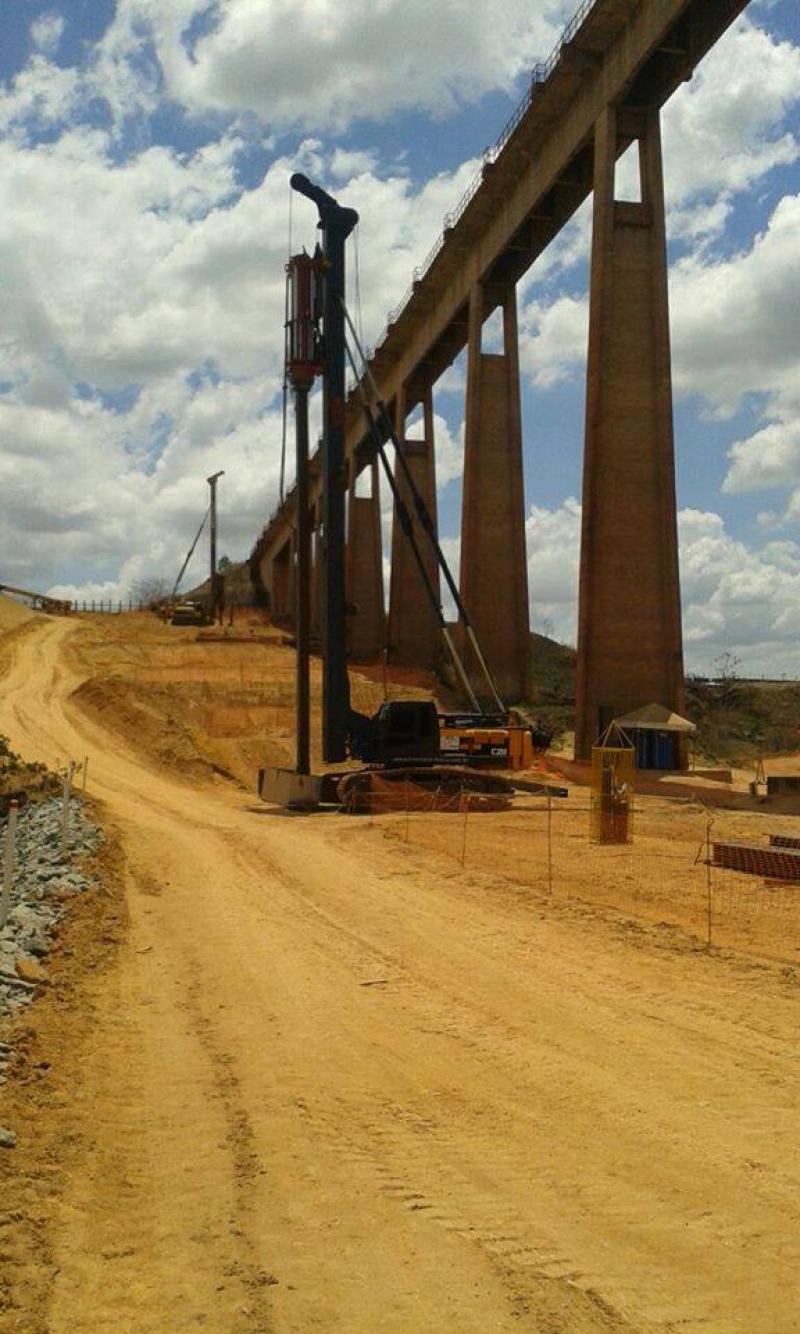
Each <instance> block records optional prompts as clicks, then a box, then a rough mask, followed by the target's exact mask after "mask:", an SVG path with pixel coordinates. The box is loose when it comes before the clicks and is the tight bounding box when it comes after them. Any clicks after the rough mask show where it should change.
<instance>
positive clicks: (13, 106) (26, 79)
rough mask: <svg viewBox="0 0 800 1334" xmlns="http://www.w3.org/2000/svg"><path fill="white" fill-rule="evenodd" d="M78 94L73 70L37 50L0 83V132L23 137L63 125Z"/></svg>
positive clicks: (80, 93) (78, 81) (79, 86)
mask: <svg viewBox="0 0 800 1334" xmlns="http://www.w3.org/2000/svg"><path fill="white" fill-rule="evenodd" d="M82 96H83V84H82V80H81V76H80V74H79V73H78V71H77V70H75V69H62V68H61V66H60V65H56V64H54V63H53V62H52V61H50V60H48V59H47V58H46V57H45V56H44V55H41V54H38V53H37V54H36V55H34V56H33V57H32V58H31V59H30V60H29V62H28V64H27V65H26V66H25V68H24V69H23V70H21V71H20V72H19V74H17V75H16V76H15V77H14V78H13V79H12V80H11V82H10V83H9V84H7V85H0V133H5V134H12V135H13V136H14V137H15V138H17V139H23V140H24V139H29V138H32V137H33V136H34V135H35V134H36V133H37V132H41V131H42V130H50V129H52V128H54V127H56V126H59V125H65V124H66V123H67V122H68V121H69V119H70V117H71V116H73V115H74V114H75V113H76V112H77V110H78V108H79V107H80V105H81V100H82Z"/></svg>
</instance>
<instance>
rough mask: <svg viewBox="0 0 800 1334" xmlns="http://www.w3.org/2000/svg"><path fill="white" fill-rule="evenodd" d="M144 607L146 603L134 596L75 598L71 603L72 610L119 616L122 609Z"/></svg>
mask: <svg viewBox="0 0 800 1334" xmlns="http://www.w3.org/2000/svg"><path fill="white" fill-rule="evenodd" d="M146 608H147V603H145V602H141V601H139V600H138V599H136V598H122V599H120V598H118V599H117V600H116V601H114V600H113V599H112V598H92V599H89V598H84V599H82V600H79V599H76V600H75V601H74V602H73V603H72V610H73V611H78V612H83V611H87V612H89V611H91V612H94V613H95V614H96V615H99V614H100V613H101V612H102V613H104V614H105V615H107V616H109V615H113V616H119V615H120V614H121V613H122V612H123V611H144V610H146Z"/></svg>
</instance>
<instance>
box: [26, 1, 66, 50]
mask: <svg viewBox="0 0 800 1334" xmlns="http://www.w3.org/2000/svg"><path fill="white" fill-rule="evenodd" d="M64 26H65V19H64V15H63V14H58V13H56V12H55V10H50V11H49V12H47V13H44V14H40V15H39V17H38V18H37V19H35V20H34V22H33V23H32V24H31V40H32V42H33V44H34V46H35V47H37V48H38V50H39V51H43V52H44V54H45V55H47V56H54V55H55V53H56V51H57V50H58V48H59V46H60V44H61V37H62V35H63V32H64Z"/></svg>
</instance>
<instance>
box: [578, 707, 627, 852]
mask: <svg viewBox="0 0 800 1334" xmlns="http://www.w3.org/2000/svg"><path fill="white" fill-rule="evenodd" d="M635 774H636V751H635V749H634V747H633V746H632V745H631V742H630V740H629V738H628V737H627V736H626V735H625V733H624V732H623V731H622V729H621V728H620V727H618V726H617V724H616V723H612V724H611V726H610V727H609V728H608V729H607V731H606V732H605V733H604V734H603V736H602V738H601V740H600V743H599V745H597V746H593V747H592V788H591V800H590V806H589V839H590V841H591V842H592V843H632V842H633V793H634V778H635Z"/></svg>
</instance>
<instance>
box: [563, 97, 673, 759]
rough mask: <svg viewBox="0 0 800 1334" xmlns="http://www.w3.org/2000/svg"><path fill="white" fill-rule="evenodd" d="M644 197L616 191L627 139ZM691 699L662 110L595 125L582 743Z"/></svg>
mask: <svg viewBox="0 0 800 1334" xmlns="http://www.w3.org/2000/svg"><path fill="white" fill-rule="evenodd" d="M622 138H624V139H625V140H626V141H627V140H629V139H631V138H634V139H638V142H639V162H640V175H641V203H627V202H618V201H617V200H616V199H615V188H614V182H615V164H616V159H617V148H618V143H619V142H620V139H622ZM651 703H657V704H664V705H667V706H668V707H669V708H672V709H675V710H676V711H678V712H682V710H683V704H684V677H683V648H682V638H681V608H680V586H679V577H678V540H677V522H676V504H675V469H674V443H673V425H672V372H671V361H670V340H669V309H668V298H667V249H666V233H665V222H664V183H663V167H662V160H661V137H660V126H659V114H658V111H657V110H655V109H651V110H646V111H642V112H638V113H633V112H631V111H622V112H617V111H616V110H615V109H614V108H613V107H609V108H608V109H607V110H606V111H605V112H604V114H603V115H602V116H601V118H600V120H599V121H598V123H597V126H596V129H595V188H594V236H593V241H592V279H591V304H590V325H589V362H588V369H587V396H586V445H585V454H584V475H583V532H582V540H581V571H580V606H579V624H578V667H577V680H576V708H577V720H576V734H575V754H576V756H577V757H578V758H586V757H587V756H588V755H589V753H590V750H591V747H592V745H593V743H594V742H595V740H596V739H597V736H598V735H599V733H600V732H601V731H602V730H603V728H604V727H605V726H606V725H607V723H608V722H609V721H610V720H611V718H613V717H614V716H618V715H619V714H620V713H624V712H627V711H628V710H631V709H635V708H639V707H640V706H642V705H644V704H651Z"/></svg>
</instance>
